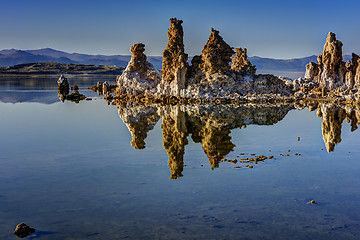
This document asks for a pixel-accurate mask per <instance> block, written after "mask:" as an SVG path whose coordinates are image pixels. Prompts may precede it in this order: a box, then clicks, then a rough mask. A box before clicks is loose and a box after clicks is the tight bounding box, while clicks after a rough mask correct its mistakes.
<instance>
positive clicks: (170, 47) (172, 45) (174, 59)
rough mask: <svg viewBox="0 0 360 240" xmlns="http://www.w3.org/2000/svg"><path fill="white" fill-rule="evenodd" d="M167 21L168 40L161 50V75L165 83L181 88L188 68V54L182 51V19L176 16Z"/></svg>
mask: <svg viewBox="0 0 360 240" xmlns="http://www.w3.org/2000/svg"><path fill="white" fill-rule="evenodd" d="M169 21H170V27H169V29H168V39H169V42H168V44H167V45H166V48H165V50H164V52H163V59H162V61H163V62H162V70H161V75H162V78H163V81H164V82H165V83H168V84H171V83H173V84H175V85H177V86H178V87H179V88H180V89H181V88H184V87H185V81H186V73H187V68H188V63H187V60H188V55H187V54H186V53H185V51H184V41H183V37H184V32H183V28H182V26H181V24H182V23H183V21H182V20H178V19H176V18H170V19H169Z"/></svg>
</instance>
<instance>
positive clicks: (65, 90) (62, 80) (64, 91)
mask: <svg viewBox="0 0 360 240" xmlns="http://www.w3.org/2000/svg"><path fill="white" fill-rule="evenodd" d="M57 84H58V93H59V94H60V95H64V96H66V95H68V94H69V89H70V87H69V82H68V80H67V78H66V77H64V75H60V77H59V79H58V80H57Z"/></svg>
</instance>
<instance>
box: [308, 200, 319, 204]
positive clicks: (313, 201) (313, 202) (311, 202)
mask: <svg viewBox="0 0 360 240" xmlns="http://www.w3.org/2000/svg"><path fill="white" fill-rule="evenodd" d="M309 203H310V204H317V202H315V200H311V201H310V202H309Z"/></svg>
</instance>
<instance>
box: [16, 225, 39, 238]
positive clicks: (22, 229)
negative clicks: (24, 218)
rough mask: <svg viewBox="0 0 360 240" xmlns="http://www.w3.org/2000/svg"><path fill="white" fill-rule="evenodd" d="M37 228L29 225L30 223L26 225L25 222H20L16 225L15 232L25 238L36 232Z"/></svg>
mask: <svg viewBox="0 0 360 240" xmlns="http://www.w3.org/2000/svg"><path fill="white" fill-rule="evenodd" d="M34 232H35V229H34V228H31V227H29V226H28V225H26V224H25V223H20V224H18V225H17V226H16V228H15V231H14V234H15V236H17V237H19V238H24V237H27V236H29V235H30V234H32V233H34Z"/></svg>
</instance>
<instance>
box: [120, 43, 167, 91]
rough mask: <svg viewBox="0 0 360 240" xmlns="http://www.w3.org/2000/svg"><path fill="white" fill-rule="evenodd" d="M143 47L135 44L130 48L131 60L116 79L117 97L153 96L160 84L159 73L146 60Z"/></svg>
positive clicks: (140, 44)
mask: <svg viewBox="0 0 360 240" xmlns="http://www.w3.org/2000/svg"><path fill="white" fill-rule="evenodd" d="M144 51H145V45H144V44H142V43H136V44H134V45H133V46H132V47H131V48H130V52H131V53H132V55H131V60H130V62H129V63H128V65H127V67H126V68H125V70H124V71H123V73H122V74H121V76H118V77H117V79H116V83H117V89H116V94H117V95H130V96H136V95H140V94H142V95H144V94H145V95H153V94H154V93H156V86H157V85H158V84H159V83H160V79H161V76H160V73H159V71H157V70H156V69H155V68H154V66H153V65H152V64H151V63H149V62H148V61H147V60H146V55H145V54H144Z"/></svg>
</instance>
